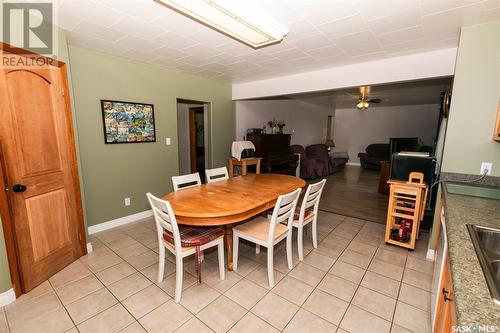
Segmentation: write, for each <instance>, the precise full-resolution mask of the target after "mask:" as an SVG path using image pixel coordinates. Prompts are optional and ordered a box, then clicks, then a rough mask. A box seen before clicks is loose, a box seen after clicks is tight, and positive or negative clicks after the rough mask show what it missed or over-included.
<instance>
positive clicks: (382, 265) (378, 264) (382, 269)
mask: <svg viewBox="0 0 500 333" xmlns="http://www.w3.org/2000/svg"><path fill="white" fill-rule="evenodd" d="M368 270H369V271H372V272H375V273H378V274H380V275H383V276H385V277H388V278H391V279H394V280H398V281H401V279H402V278H403V271H404V268H403V267H401V266H398V265H393V264H389V263H387V262H384V261H382V260H378V259H373V260H372V262H371V263H370V266H369V267H368Z"/></svg>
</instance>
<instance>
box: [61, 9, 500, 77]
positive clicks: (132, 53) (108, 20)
mask: <svg viewBox="0 0 500 333" xmlns="http://www.w3.org/2000/svg"><path fill="white" fill-rule="evenodd" d="M234 1H248V0H234ZM252 3H253V4H254V5H255V6H256V7H258V8H260V10H262V11H264V12H266V13H267V14H268V15H270V16H272V17H274V18H275V19H276V20H277V21H278V22H279V23H280V24H282V25H283V26H285V27H287V28H288V30H289V33H288V35H287V36H286V37H285V39H284V41H283V42H282V43H281V44H278V45H273V46H269V47H266V48H262V49H259V50H254V49H252V48H250V47H248V46H245V45H243V44H241V43H239V42H237V41H234V40H233V39H231V38H229V37H227V36H224V35H222V34H220V33H217V32H215V31H213V30H211V29H209V28H207V27H205V26H203V25H201V24H199V23H196V22H194V21H192V20H190V19H188V18H186V17H184V16H182V15H181V14H178V13H176V12H173V11H171V10H169V9H168V8H165V7H163V6H162V5H160V4H158V3H156V2H154V1H153V0H59V3H58V24H59V25H60V26H61V27H62V28H64V29H65V30H67V36H68V43H69V44H70V45H73V46H77V47H82V48H86V49H93V50H97V51H100V52H104V53H109V54H113V55H117V56H121V57H125V58H129V59H132V60H137V61H140V62H145V63H151V64H156V65H160V66H162V67H165V68H170V69H175V70H179V71H184V72H189V73H194V74H197V75H201V76H204V77H207V78H211V79H217V80H225V81H230V82H234V83H239V82H247V81H253V80H258V79H264V78H269V77H275V76H282V75H288V74H293V73H300V72H307V71H312V70H318V69H323V68H328V67H334V66H338V65H344V64H351V63H358V62H365V61H370V60H375V59H380V58H386V57H391V56H398V55H402V54H409V53H418V52H423V51H429V50H435V49H441V48H448V47H453V46H457V45H458V38H459V33H460V27H461V26H465V25H471V24H477V23H481V22H486V21H492V20H498V19H500V0H481V1H478V0H252Z"/></svg>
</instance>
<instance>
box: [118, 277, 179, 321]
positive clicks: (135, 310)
mask: <svg viewBox="0 0 500 333" xmlns="http://www.w3.org/2000/svg"><path fill="white" fill-rule="evenodd" d="M169 299H170V296H168V295H167V294H166V293H165V292H164V291H163V290H161V289H160V288H158V287H157V286H155V285H154V284H152V285H150V286H149V287H146V288H144V289H142V290H141V291H139V292H137V293H135V294H133V295H132V296H130V297H128V298H126V299H125V300H123V301H122V304H123V306H124V307H125V308H126V309H127V310H128V311H129V312H130V313H131V314H132V316H134V317H135V318H136V319H138V318H141V317H143V316H144V315H145V314H147V313H148V312H150V311H152V310H153V309H155V308H157V307H159V306H160V305H162V304H163V303H165V302H167V301H168V300H169Z"/></svg>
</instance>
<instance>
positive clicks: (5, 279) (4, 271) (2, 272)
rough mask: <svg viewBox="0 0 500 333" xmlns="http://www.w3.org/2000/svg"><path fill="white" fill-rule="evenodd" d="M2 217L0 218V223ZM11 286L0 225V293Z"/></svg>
mask: <svg viewBox="0 0 500 333" xmlns="http://www.w3.org/2000/svg"><path fill="white" fill-rule="evenodd" d="M1 223H2V219H0V224H1ZM10 288H12V282H11V280H10V272H9V262H8V261H7V252H6V249H5V238H4V236H3V229H2V228H1V227H0V294H1V293H3V292H6V291H7V290H9V289H10Z"/></svg>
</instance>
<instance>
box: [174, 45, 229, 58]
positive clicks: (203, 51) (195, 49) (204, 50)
mask: <svg viewBox="0 0 500 333" xmlns="http://www.w3.org/2000/svg"><path fill="white" fill-rule="evenodd" d="M182 51H183V52H187V53H190V54H192V55H196V56H199V57H202V58H210V57H215V56H216V55H219V54H221V53H222V52H221V51H219V50H217V49H212V48H210V47H207V46H204V45H201V44H196V45H193V46H190V47H188V48H185V49H183V50H182Z"/></svg>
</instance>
